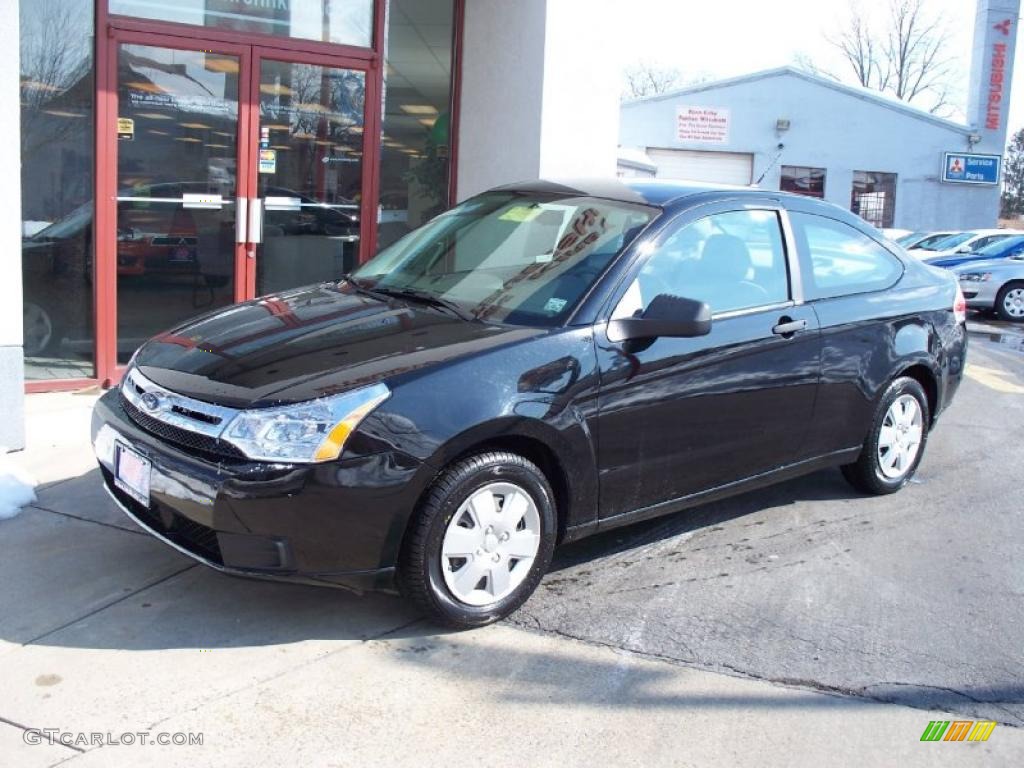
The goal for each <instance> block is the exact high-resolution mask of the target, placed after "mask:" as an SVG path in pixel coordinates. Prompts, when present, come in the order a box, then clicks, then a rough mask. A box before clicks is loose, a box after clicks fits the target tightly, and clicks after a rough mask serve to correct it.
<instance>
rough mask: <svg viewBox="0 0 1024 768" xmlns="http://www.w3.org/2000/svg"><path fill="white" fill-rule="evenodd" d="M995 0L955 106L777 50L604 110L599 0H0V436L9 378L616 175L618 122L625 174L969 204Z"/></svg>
mask: <svg viewBox="0 0 1024 768" xmlns="http://www.w3.org/2000/svg"><path fill="white" fill-rule="evenodd" d="M1018 6H1019V0H979V4H978V8H979V17H978V22H977V29H978V33H977V35H976V41H975V67H974V75H973V77H974V80H973V81H972V86H971V93H972V99H971V106H970V109H969V115H970V116H971V123H972V124H971V125H970V126H962V125H958V124H956V123H952V122H949V121H945V120H941V119H938V118H934V117H931V116H929V115H925V114H922V113H920V112H918V111H916V110H914V109H911V108H908V107H906V106H903V105H899V104H893V103H891V102H888V101H887V100H885V99H883V98H880V97H878V96H875V95H871V94H868V93H865V92H863V91H859V90H856V89H849V88H845V87H843V86H839V85H837V84H835V83H831V82H828V81H822V80H820V79H817V78H813V77H809V76H807V75H804V74H801V73H797V72H794V71H791V70H777V71H774V72H771V73H762V74H761V75H757V76H751V77H748V78H738V79H736V80H732V81H726V82H721V83H717V84H708V85H705V86H700V87H697V88H693V89H688V90H686V91H681V92H678V93H676V94H671V95H667V96H664V97H659V98H656V99H650V100H646V101H643V102H636V103H633V104H630V105H627V106H626V107H625V108H624V109H622V110H621V112H620V103H619V96H620V83H621V79H620V74H621V62H620V61H618V60H617V58H616V52H617V50H618V49H619V46H618V45H617V34H618V29H617V25H616V22H617V19H618V14H620V13H622V12H624V10H623V6H622V4H620V3H615V2H613V0H516V2H505V1H503V0H0V9H2V10H3V11H4V17H5V18H7V19H9V20H11V19H15V18H17V19H19V23H18V24H17V25H14V24H7V25H4V26H3V28H2V29H0V104H4V105H12V106H10V107H9V108H8V109H6V110H3V111H0V140H2V142H3V145H4V146H7V147H11V148H13V147H15V146H18V147H19V148H20V150H19V153H14V152H13V149H12V152H11V153H9V156H10V159H11V161H12V162H11V163H9V166H8V168H9V173H8V174H7V177H8V178H7V182H6V188H5V189H6V192H5V196H4V202H5V205H4V206H2V208H0V241H2V242H0V269H2V274H3V276H4V277H5V289H6V294H5V295H6V297H7V298H6V300H5V301H4V302H3V303H2V304H0V412H2V413H3V414H4V416H5V418H4V419H2V420H0V448H18V447H20V446H22V445H23V444H24V429H23V428H24V423H23V415H22V414H23V398H24V394H25V393H26V392H42V391H52V390H71V389H79V388H83V387H88V386H95V385H98V386H108V385H110V384H114V383H116V382H117V381H119V379H120V377H121V375H122V374H123V372H124V370H125V367H126V365H127V364H128V362H129V360H130V359H131V356H132V354H133V353H134V351H135V350H136V349H137V348H138V346H139V344H141V343H142V342H143V341H144V340H145V339H146V338H148V337H150V336H152V335H154V334H156V333H159V332H163V331H166V330H168V329H171V328H173V327H175V326H176V325H177V324H179V323H180V322H181V321H183V320H185V319H187V318H189V317H192V316H195V315H197V314H200V313H203V312H207V311H210V310H214V309H217V308H220V307H226V306H229V305H231V304H232V303H235V302H238V301H243V300H246V299H251V298H254V297H257V296H262V295H265V294H269V293H273V292H276V291H280V290H283V289H287V288H291V287H294V286H299V285H304V284H308V283H311V282H315V281H320V280H330V279H336V278H338V277H339V276H341V275H342V274H344V273H345V272H346V271H348V270H350V269H352V268H353V267H354V266H355V265H357V264H358V263H360V262H362V261H364V260H366V259H368V258H370V256H372V255H373V254H374V253H375V252H376V251H377V250H378V249H379V248H380V247H382V246H385V245H387V244H389V243H391V242H393V241H394V240H396V239H397V238H398V237H400V236H402V235H403V234H404V233H406V232H408V231H409V230H410V229H412V228H414V227H416V226H418V225H419V224H421V223H422V222H424V221H426V220H427V219H428V218H430V217H431V216H433V215H434V214H436V213H438V212H439V211H442V210H444V209H445V208H447V207H448V206H450V205H452V204H453V203H455V202H457V201H459V200H463V199H465V198H467V197H469V196H471V195H474V194H476V193H478V192H480V191H482V190H484V189H487V188H489V187H491V186H495V185H498V184H501V183H506V182H510V181H515V180H523V179H530V178H537V177H548V178H552V177H573V176H576V177H578V176H604V177H610V176H614V175H615V173H616V169H617V163H616V160H617V147H619V146H620V145H623V146H626V147H630V148H632V149H631V150H630V151H628V152H625V153H623V159H624V164H623V165H621V166H620V173H622V174H623V175H651V174H657V175H672V176H681V177H684V178H690V179H703V178H706V179H710V180H715V181H728V182H734V183H740V184H750V183H752V182H757V183H760V184H761V185H762V186H765V187H769V188H785V189H794V190H796V191H802V192H804V193H806V194H817V195H819V196H823V197H825V198H826V199H829V200H834V201H836V202H838V203H840V204H843V205H847V206H849V205H850V204H851V199H852V200H853V202H854V207H855V208H856V209H857V210H858V211H859V212H860V213H861V215H864V216H865V217H866V218H869V219H871V220H874V221H878V222H879V223H884V224H888V223H893V224H896V225H905V226H920V227H929V226H940V225H941V226H958V225H960V226H968V225H978V224H987V223H992V222H993V221H994V219H995V213H996V209H997V198H998V192H997V190H996V187H995V185H994V184H991V183H985V179H982V180H981V183H977V184H974V183H966V182H972V181H977V179H973V178H968V177H973V175H974V174H976V173H980V174H981V175H982V176H984V174H985V173H987V172H989V171H986V170H985V168H984V167H981V166H977V165H974V163H983V162H984V158H983V157H982V158H980V159H978V158H976V159H970V155H979V156H983V155H986V154H989V155H999V154H1001V152H1002V147H1003V144H1004V140H1005V135H1006V125H1005V119H1006V113H1007V104H1006V100H1007V99H1008V96H1009V79H1010V73H1011V71H1012V54H1013V44H1012V41H1013V40H1015V38H1016V20H1017V16H1018ZM693 13H694V16H695V19H696V21H697V23H698V24H699V14H700V11H699V10H698V9H696V8H695V9H694V11H693ZM1004 21H1005V24H1004V23H1003V22H1004ZM14 104H20V109H18V110H15V109H13V105H14ZM620 123H621V124H620ZM620 129H621V136H620ZM945 152H951V153H955V156H956V157H958V158H961V160H960V163H961V165H957V166H955V168H954V166H953V165H950V168H954V169H955V170H956V173H953V174H952V175H951V174H950V173H947V171H948V169H946V170H942V169H940V165H941V164H942V163H943V162H945V161H944V160H943V159H942V156H943V153H945ZM16 158H17V159H18V161H19V162H14V161H15V159H16ZM952 162H953V161H952V160H951V161H950V163H952ZM19 163H20V165H19ZM964 164H970V165H969V167H968V166H966V165H964ZM19 167H20V174H19V173H18V169H19ZM979 168H980V170H979ZM989 170H991V169H989ZM943 173H945V174H946V175H947V176H949V177H950V180H949V181H946V182H941V181H940V180H939V177H940V176H941V175H942V174H943ZM957 174H959V178H953V176H956V175H957ZM878 212H880V213H878ZM261 306H263V307H264V308H265V311H266V312H267V313H268V315H271V316H273V317H274V318H275V319H276V320H278V321H279V322H281V323H282V324H284V325H288V324H295V325H296V327H300V326H301V324H302V318H301V317H297V316H295V314H294V313H291V312H289V311H287V307H286V306H284V305H282V303H281V302H275V301H273V300H267V301H264V302H262V304H261ZM175 343H179V344H182V345H186V346H187V345H189V344H191V343H192V341H191V340H190V339H188V338H186V337H175Z"/></svg>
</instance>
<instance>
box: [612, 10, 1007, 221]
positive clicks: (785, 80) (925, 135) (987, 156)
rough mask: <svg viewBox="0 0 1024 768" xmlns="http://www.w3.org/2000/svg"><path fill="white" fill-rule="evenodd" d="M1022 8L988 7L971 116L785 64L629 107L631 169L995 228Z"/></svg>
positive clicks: (882, 216) (626, 151) (902, 216)
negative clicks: (939, 113)
mask: <svg viewBox="0 0 1024 768" xmlns="http://www.w3.org/2000/svg"><path fill="white" fill-rule="evenodd" d="M1019 11H1020V2H1019V0H981V2H979V3H978V14H977V18H976V21H975V36H974V49H973V56H972V62H971V75H970V86H969V88H970V90H969V104H968V105H967V122H966V123H958V122H954V121H951V120H944V119H942V118H939V117H936V116H934V115H931V114H929V113H927V112H924V111H921V110H919V109H915V108H914V107H911V106H908V105H907V104H905V103H904V102H901V101H896V100H895V99H892V98H888V97H886V96H882V95H880V94H879V93H877V92H875V91H870V90H867V89H865V88H858V87H851V86H847V85H843V84H841V83H838V82H836V81H834V80H831V79H829V78H826V77H820V76H817V75H813V74H809V73H807V72H804V71H801V70H798V69H795V68H792V67H783V68H780V69H772V70H768V71H765V72H757V73H754V74H750V75H746V76H742V77H736V78H732V79H728V80H720V81H717V82H708V83H701V84H699V85H694V86H691V87H688V88H683V89H682V90H678V91H674V92H672V93H665V94H661V95H657V96H652V97H649V98H645V99H640V100H637V101H633V102H629V103H627V104H624V105H623V108H622V112H621V128H620V136H619V142H620V144H621V145H622V148H621V149H620V160H619V172H620V175H622V176H634V175H652V176H658V177H666V178H685V179H695V180H701V181H708V182H718V183H725V184H738V185H744V186H745V185H749V184H756V185H758V186H760V187H762V188H765V189H781V190H786V191H790V192H797V193H800V194H805V195H811V196H813V197H818V198H823V199H825V200H828V201H829V202H832V203H835V204H837V205H841V206H843V207H844V208H847V209H849V210H852V211H853V212H854V213H857V214H859V215H861V216H862V217H863V218H865V219H867V220H868V221H870V222H871V223H873V224H875V225H876V226H879V227H901V228H906V229H914V230H930V229H947V228H955V229H967V228H971V227H994V226H995V225H996V219H997V216H998V212H999V185H998V181H999V170H1000V169H999V156H1001V155H1002V154H1003V151H1004V147H1005V145H1006V137H1007V125H1006V118H1007V113H1008V109H1007V103H1006V102H1007V100H1008V99H1009V94H1010V80H1011V75H1012V72H1013V53H1014V47H1015V43H1016V30H1017V27H1016V25H1017V17H1018V16H1019ZM638 153H642V154H641V155H640V156H639V157H638ZM643 160H647V161H648V162H649V163H650V164H651V165H653V166H654V170H653V171H649V172H646V173H645V172H644V171H642V170H639V169H640V168H641V162H642V161H643Z"/></svg>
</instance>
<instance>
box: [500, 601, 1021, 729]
mask: <svg viewBox="0 0 1024 768" xmlns="http://www.w3.org/2000/svg"><path fill="white" fill-rule="evenodd" d="M518 619H526V620H527V621H528V622H529V623H520V622H519V621H517V620H518ZM505 623H507V624H509V625H511V626H513V627H516V628H518V629H521V630H522V631H524V632H538V633H540V634H545V635H554V636H555V637H561V638H563V639H566V640H571V641H574V642H578V643H583V644H584V645H590V646H595V647H599V648H607V649H608V650H612V651H615V652H618V653H630V654H634V655H636V656H639V657H641V658H646V659H651V660H654V661H661V662H664V663H666V664H672V665H674V666H680V667H686V668H688V669H697V670H700V671H703V672H711V673H717V674H725V675H728V676H730V677H738V678H742V679H745V680H757V681H759V682H763V683H769V684H771V685H776V686H780V687H785V688H799V689H802V690H807V691H811V692H815V693H821V694H823V695H827V696H839V697H848V698H856V699H861V700H865V701H873V702H876V703H878V704H894V705H897V706H904V707H908V708H910V709H917V710H922V711H925V712H929V711H933V712H946V711H949V708H948V707H943V706H939V705H936V706H919V705H915V704H912V703H908V702H907V701H904V700H901V699H899V698H896V697H886V696H883V695H881V694H872V693H870V692H869V691H870V689H871V688H875V687H878V686H884V685H892V686H905V687H908V688H911V687H912V688H917V689H922V690H934V691H939V692H942V693H948V694H953V695H954V696H959V697H960V698H963V699H964V700H966V701H970V702H972V703H974V704H979V705H982V706H990V707H994V708H995V709H997V710H999V711H1002V712H1005V713H1006V714H1008V715H1010V716H1011V717H1012V718H1014V719H1013V720H1001V721H999V724H1000V725H1005V726H1007V727H1009V728H1022V727H1024V723H1022V720H1024V717H1022V715H1021V713H1019V712H1015V711H1014V710H1012V709H1009V708H1008V707H1007V706H1006V705H1005V704H1003V703H1001V702H998V701H991V700H986V699H979V698H976V697H974V696H971V695H970V694H968V693H964V692H963V691H960V690H957V689H955V688H947V687H943V686H938V685H930V684H928V683H910V682H899V681H895V682H893V681H883V682H878V683H869V684H867V685H864V686H858V687H849V686H841V685H831V684H829V683H822V682H819V681H817V680H812V679H807V678H798V677H772V676H769V675H763V674H760V673H758V672H754V671H752V670H749V669H743V668H742V667H737V666H735V665H733V664H729V663H726V662H719V663H714V664H709V663H707V662H703V661H701V660H699V659H696V658H692V659H686V658H678V657H675V656H669V655H668V654H664V653H656V652H654V651H646V650H639V649H636V648H628V647H625V646H622V645H618V644H616V643H611V642H607V641H602V640H594V639H591V638H586V637H580V636H578V635H574V634H572V633H571V632H566V631H565V630H562V629H557V628H552V627H545V626H544V625H543V623H542V622H541V620H540V619H539V618H538V617H537V616H534V615H532V614H530V613H529V612H526V611H524V610H523V609H522V608H520V609H519V611H518V612H516V613H515V614H513V616H512V617H511V619H509V620H507V621H506V622H505Z"/></svg>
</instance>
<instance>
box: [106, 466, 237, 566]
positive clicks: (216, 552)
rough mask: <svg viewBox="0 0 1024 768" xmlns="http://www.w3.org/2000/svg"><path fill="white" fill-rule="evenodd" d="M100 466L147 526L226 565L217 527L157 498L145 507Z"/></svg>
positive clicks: (114, 490) (118, 494) (109, 483)
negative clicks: (115, 482)
mask: <svg viewBox="0 0 1024 768" xmlns="http://www.w3.org/2000/svg"><path fill="white" fill-rule="evenodd" d="M100 469H101V470H102V471H103V480H104V482H106V484H107V487H108V488H109V489H110V491H111V493H113V494H114V496H115V497H116V498H117V500H118V501H119V502H121V504H123V505H124V506H125V507H126V508H127V509H128V511H129V512H131V513H132V515H133V516H134V517H135V519H136V520H138V521H139V523H141V524H142V525H143V526H144V527H146V528H149V529H150V530H152V531H154V532H156V533H159V534H160V535H161V536H163V537H164V538H165V539H167V540H168V541H172V542H174V543H175V544H177V545H178V546H179V547H181V548H182V549H184V550H185V551H187V552H191V553H192V554H194V555H197V556H199V557H201V558H203V559H204V560H209V561H210V562H211V563H215V564H217V565H223V564H224V558H223V556H222V555H221V551H220V544H219V543H218V541H217V532H216V531H215V530H214V529H213V528H208V527H207V526H205V525H203V524H202V523H197V522H196V521H195V520H190V519H189V518H187V517H185V516H184V515H179V514H178V513H177V512H175V511H174V510H173V509H171V508H170V507H168V506H167V505H165V504H161V503H160V502H158V501H155V500H151V501H150V505H151V506H150V507H149V508H147V507H144V506H143V505H142V504H140V503H139V502H137V501H136V500H135V499H133V498H132V497H131V496H129V495H128V494H126V493H124V492H123V491H122V490H121V489H120V488H118V487H117V486H116V485H114V476H113V474H112V473H111V472H110V470H109V469H107V468H106V467H101V468H100ZM166 520H170V525H168V524H167V523H166V522H165V521H166Z"/></svg>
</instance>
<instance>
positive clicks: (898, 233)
mask: <svg viewBox="0 0 1024 768" xmlns="http://www.w3.org/2000/svg"><path fill="white" fill-rule="evenodd" d="M882 234H883V235H885V236H886V237H887V238H889V239H890V240H892V241H893V242H894V243H898V242H899V241H900V238H901V237H907V236H908V235H913V234H914V232H913V231H912V230H909V229H898V228H895V227H887V228H885V229H883V230H882Z"/></svg>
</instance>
